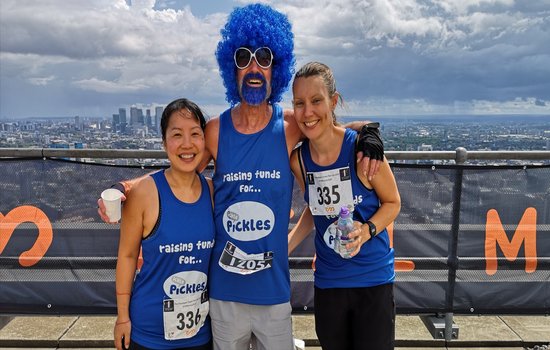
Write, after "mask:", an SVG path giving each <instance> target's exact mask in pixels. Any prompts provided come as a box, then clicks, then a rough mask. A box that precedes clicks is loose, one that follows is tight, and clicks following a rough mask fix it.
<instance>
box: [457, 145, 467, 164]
mask: <svg viewBox="0 0 550 350" xmlns="http://www.w3.org/2000/svg"><path fill="white" fill-rule="evenodd" d="M455 152H456V156H455V163H456V164H464V163H466V161H467V160H468V151H467V150H466V148H464V147H457V148H456V149H455Z"/></svg>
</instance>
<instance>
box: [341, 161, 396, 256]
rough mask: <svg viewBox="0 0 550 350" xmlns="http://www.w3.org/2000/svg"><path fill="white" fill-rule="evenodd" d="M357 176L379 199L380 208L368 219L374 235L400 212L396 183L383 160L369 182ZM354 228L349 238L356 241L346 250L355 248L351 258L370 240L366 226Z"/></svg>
mask: <svg viewBox="0 0 550 350" xmlns="http://www.w3.org/2000/svg"><path fill="white" fill-rule="evenodd" d="M358 176H359V179H360V180H361V182H362V183H363V184H364V185H365V186H366V187H368V188H370V187H372V188H374V190H375V191H376V194H377V195H378V198H379V199H380V207H379V208H378V210H377V211H376V212H375V213H374V214H373V215H372V216H371V217H370V218H369V221H370V222H372V223H373V224H374V225H375V226H376V234H378V233H379V232H380V231H382V230H384V229H385V228H386V227H387V226H388V225H389V224H391V223H392V222H393V220H395V218H396V217H397V215H398V214H399V211H400V210H401V197H400V196H399V191H398V189H397V183H396V182H395V178H394V176H393V173H392V171H391V168H390V165H389V163H388V161H387V160H386V159H385V158H384V161H383V162H382V163H381V165H380V171H379V174H378V175H377V176H376V177H375V178H373V179H372V180H371V181H370V182H369V180H368V179H367V178H366V176H364V175H363V174H360V173H358ZM356 227H357V228H358V229H357V230H355V231H354V232H353V233H351V234H350V238H352V239H354V238H357V239H355V241H354V242H353V243H349V244H348V246H347V247H348V249H352V248H355V250H354V252H353V253H352V254H351V255H352V256H355V255H357V253H359V250H360V249H361V246H362V245H363V243H365V242H367V241H368V240H369V239H371V235H370V232H369V226H368V224H366V223H361V225H358V224H357V223H356Z"/></svg>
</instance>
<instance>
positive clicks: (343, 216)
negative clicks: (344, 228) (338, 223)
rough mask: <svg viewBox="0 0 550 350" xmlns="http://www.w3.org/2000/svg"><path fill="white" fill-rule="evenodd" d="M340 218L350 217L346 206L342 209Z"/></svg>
mask: <svg viewBox="0 0 550 350" xmlns="http://www.w3.org/2000/svg"><path fill="white" fill-rule="evenodd" d="M340 217H341V218H348V217H349V209H348V207H346V206H343V207H341V208H340Z"/></svg>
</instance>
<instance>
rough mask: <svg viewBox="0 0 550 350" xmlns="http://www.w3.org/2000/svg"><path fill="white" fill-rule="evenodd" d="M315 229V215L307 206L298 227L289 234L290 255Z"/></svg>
mask: <svg viewBox="0 0 550 350" xmlns="http://www.w3.org/2000/svg"><path fill="white" fill-rule="evenodd" d="M314 227H315V225H314V223H313V215H311V211H310V210H309V207H308V206H306V208H305V209H304V212H303V213H302V215H301V216H300V219H299V220H298V223H297V224H296V226H294V227H293V228H292V230H291V231H290V233H289V234H288V255H290V254H291V253H292V252H293V251H294V249H296V247H297V246H299V245H300V243H302V241H303V240H304V239H305V238H306V237H307V236H308V235H309V234H310V232H311V230H313V228H314Z"/></svg>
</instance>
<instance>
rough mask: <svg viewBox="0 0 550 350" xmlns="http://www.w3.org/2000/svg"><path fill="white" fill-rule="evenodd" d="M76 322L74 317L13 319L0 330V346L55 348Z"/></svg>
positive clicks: (23, 317) (24, 317)
mask: <svg viewBox="0 0 550 350" xmlns="http://www.w3.org/2000/svg"><path fill="white" fill-rule="evenodd" d="M76 320H77V317H75V316H61V317H58V316H42V317H37V316H32V317H31V316H21V317H15V318H14V319H13V320H11V321H10V322H9V323H8V324H6V325H5V326H4V327H3V328H2V329H0V346H3V347H27V348H48V347H56V346H57V344H58V340H59V338H61V337H62V336H63V334H65V332H66V330H67V329H68V328H69V327H70V326H71V325H72V324H73V323H74V322H75V321H76Z"/></svg>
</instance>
